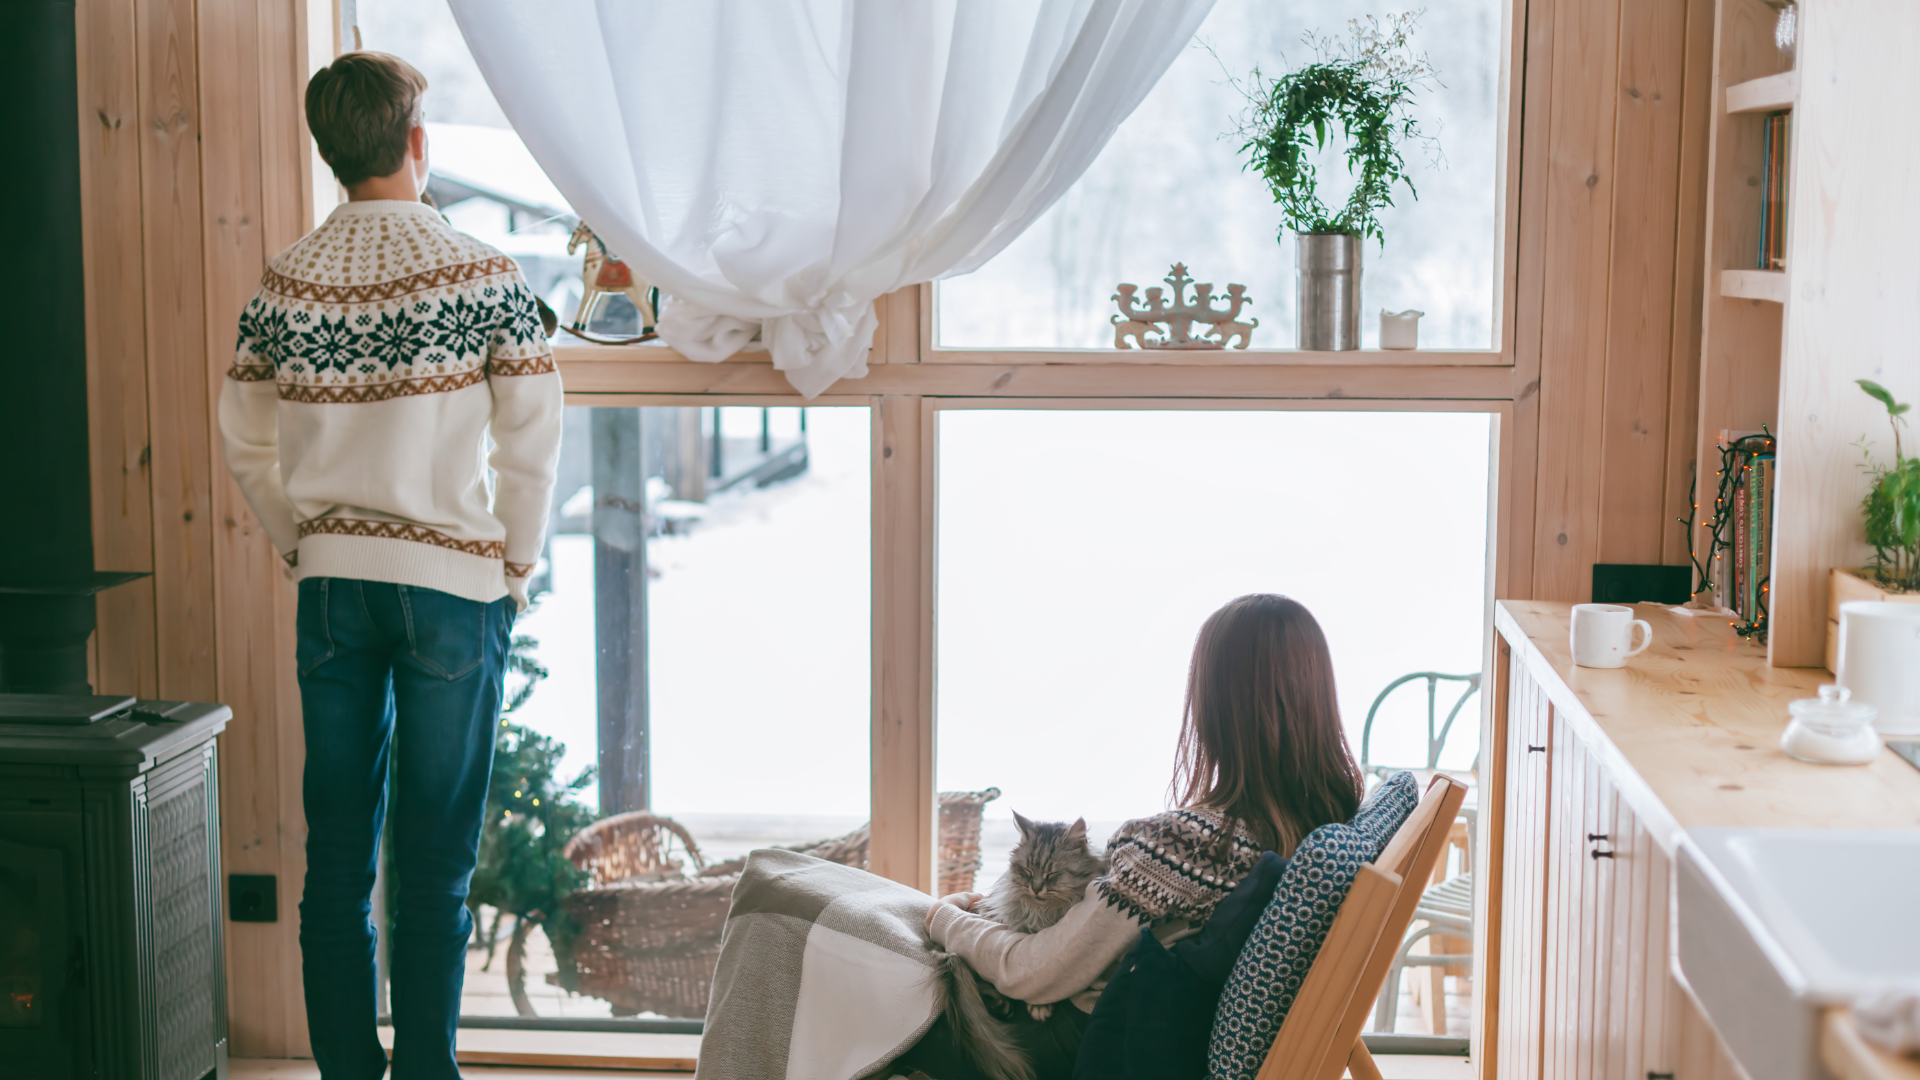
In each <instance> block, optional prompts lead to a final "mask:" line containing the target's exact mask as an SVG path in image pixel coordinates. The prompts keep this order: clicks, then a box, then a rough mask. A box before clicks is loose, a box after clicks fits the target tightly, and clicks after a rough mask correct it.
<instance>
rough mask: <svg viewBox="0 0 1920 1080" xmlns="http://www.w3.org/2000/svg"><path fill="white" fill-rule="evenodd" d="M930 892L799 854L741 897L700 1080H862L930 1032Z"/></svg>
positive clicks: (758, 868)
mask: <svg viewBox="0 0 1920 1080" xmlns="http://www.w3.org/2000/svg"><path fill="white" fill-rule="evenodd" d="M929 903H931V901H930V900H929V898H928V897H927V895H926V894H925V893H922V892H919V891H917V890H915V889H910V888H908V887H907V886H905V885H900V884H897V883H895V882H892V881H888V880H886V879H885V878H882V877H877V876H875V875H873V874H870V873H868V872H866V871H865V870H858V869H855V868H853V867H850V866H841V865H840V864H838V863H830V862H825V861H822V860H820V859H816V858H813V857H812V856H810V855H802V854H800V853H798V852H793V851H777V850H766V851H756V852H754V853H753V854H752V855H751V856H750V857H748V859H747V865H746V869H745V870H744V871H742V873H741V875H740V883H739V884H738V885H737V886H735V887H734V890H733V908H732V910H730V911H729V912H728V913H727V927H726V933H725V936H724V937H723V938H722V939H721V942H720V960H719V964H718V966H717V967H716V968H715V970H714V973H713V993H712V996H711V997H710V998H709V1000H708V1003H707V1025H706V1035H705V1037H704V1038H703V1039H702V1040H701V1045H700V1061H699V1066H698V1068H697V1069H696V1071H695V1072H694V1077H695V1080H859V1078H861V1077H868V1076H874V1075H876V1074H879V1073H881V1072H882V1071H883V1070H884V1069H885V1068H886V1066H887V1065H888V1064H889V1063H890V1062H892V1061H893V1059H894V1058H896V1057H898V1056H899V1055H900V1054H902V1053H903V1052H905V1051H906V1049H907V1048H908V1047H910V1046H912V1045H913V1043H914V1041H915V1040H917V1039H918V1038H919V1037H920V1036H921V1035H923V1034H925V1033H926V1030H927V1029H928V1028H929V1027H931V1026H932V1024H933V1021H934V1018H935V1016H936V1015H937V1006H938V1003H939V996H938V991H937V989H936V983H935V981H934V967H933V953H932V949H931V946H929V945H928V943H927V938H926V919H927V905H928V904H929Z"/></svg>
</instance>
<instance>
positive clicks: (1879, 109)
mask: <svg viewBox="0 0 1920 1080" xmlns="http://www.w3.org/2000/svg"><path fill="white" fill-rule="evenodd" d="M1803 8H1804V9H1805V16H1804V18H1803V20H1802V27H1801V43H1800V55H1799V65H1800V100H1799V102H1798V103H1797V104H1796V105H1795V106H1794V112H1793V138H1794V142H1795V146H1794V150H1793V176H1792V179H1791V180H1790V181H1789V183H1788V185H1787V190H1788V193H1789V194H1788V198H1790V199H1791V200H1792V203H1791V205H1790V206H1789V207H1788V211H1787V228H1788V230H1789V235H1788V237H1787V252H1788V262H1787V289H1788V293H1789V295H1790V297H1791V299H1790V300H1789V302H1788V305H1787V311H1786V341H1785V344H1784V346H1783V348H1782V350H1781V357H1780V414H1779V415H1780V432H1779V434H1780V446H1781V454H1780V473H1779V480H1778V484H1779V487H1778V508H1777V511H1776V513H1777V515H1778V516H1777V517H1776V519H1775V520H1776V522H1777V524H1776V525H1775V529H1776V539H1775V543H1774V549H1775V551H1776V552H1777V553H1778V554H1777V555H1776V557H1775V561H1774V567H1773V585H1774V587H1773V597H1774V610H1773V635H1772V641H1771V642H1770V644H1771V647H1772V657H1773V662H1774V663H1775V664H1777V665H1780V666H1787V667H1819V666H1820V665H1821V664H1823V663H1824V662H1825V650H1826V636H1827V604H1828V595H1827V581H1828V572H1829V571H1830V570H1832V569H1833V568H1834V567H1836V566H1863V565H1865V564H1866V562H1867V559H1868V558H1869V557H1870V556H1871V555H1872V549H1870V548H1868V547H1867V546H1866V537H1865V530H1864V529H1863V528H1862V526H1861V521H1860V500H1861V498H1862V497H1863V496H1865V495H1866V493H1867V483H1868V479H1867V474H1866V472H1865V470H1863V469H1862V468H1861V465H1862V458H1861V453H1860V447H1859V445H1858V444H1857V440H1859V439H1860V438H1861V437H1862V436H1865V437H1866V438H1867V440H1868V441H1869V443H1870V445H1871V446H1872V448H1873V459H1874V460H1875V461H1878V462H1879V463H1881V464H1890V463H1891V462H1892V460H1893V433H1892V432H1891V431H1890V430H1889V429H1888V426H1887V414H1886V411H1885V410H1884V409H1882V408H1881V406H1880V405H1879V404H1878V403H1877V402H1875V401H1874V400H1873V399H1871V398H1869V397H1867V395H1866V394H1864V393H1862V392H1861V391H1860V388H1859V387H1857V386H1855V385H1854V380H1855V379H1873V380H1874V381H1876V382H1879V383H1881V384H1883V385H1884V386H1886V387H1887V388H1888V389H1890V390H1892V391H1893V392H1894V394H1895V396H1896V397H1897V398H1898V399H1899V400H1901V401H1905V402H1920V263H1916V262H1915V260H1914V258H1913V256H1912V252H1913V250H1914V245H1915V244H1916V243H1920V211H1917V210H1916V209H1915V208H1914V204H1913V192H1914V190H1915V188H1916V187H1917V186H1920V145H1917V144H1916V143H1915V142H1914V140H1913V139H1912V138H1911V137H1906V136H1905V135H1904V134H1902V135H1893V133H1892V131H1891V130H1890V129H1889V127H1888V126H1887V125H1888V120H1887V118H1888V117H1889V116H1892V115H1894V113H1893V112H1892V111H1891V110H1895V109H1897V108H1898V109H1903V108H1904V107H1905V106H1906V105H1907V104H1908V103H1911V102H1913V101H1915V100H1917V99H1920V66H1915V65H1914V64H1913V61H1912V57H1911V53H1912V49H1913V44H1914V42H1915V41H1920V5H1914V4H1911V3H1906V2H1904V0H1874V2H1870V3H1858V4H1808V5H1803ZM1909 126H1910V125H1909ZM1902 439H1903V441H1904V443H1905V449H1906V452H1907V453H1909V454H1911V453H1914V451H1915V450H1916V448H1920V431H1915V430H1914V429H1911V428H1909V429H1908V431H1907V432H1906V433H1905V434H1904V435H1903V436H1902Z"/></svg>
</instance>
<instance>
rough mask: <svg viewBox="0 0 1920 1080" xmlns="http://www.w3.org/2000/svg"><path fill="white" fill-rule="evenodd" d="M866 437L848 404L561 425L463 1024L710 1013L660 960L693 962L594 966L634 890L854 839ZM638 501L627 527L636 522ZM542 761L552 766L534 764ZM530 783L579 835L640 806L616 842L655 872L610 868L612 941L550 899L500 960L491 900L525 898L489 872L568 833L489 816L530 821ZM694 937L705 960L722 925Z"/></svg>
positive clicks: (864, 794)
mask: <svg viewBox="0 0 1920 1080" xmlns="http://www.w3.org/2000/svg"><path fill="white" fill-rule="evenodd" d="M871 426H872V422H871V418H870V416H869V413H868V410H867V409H864V408H847V407H839V408H819V407H815V408H804V409H803V408H797V407H778V408H742V407H718V408H698V407H692V408H685V407H683V408H612V407H602V408H593V407H570V408H568V409H567V411H566V416H565V434H564V438H563V442H562V447H561V462H560V483H559V484H558V485H557V487H556V489H555V495H554V504H553V516H552V519H551V534H550V537H549V539H548V542H547V547H546V554H545V556H544V558H543V559H542V560H541V562H540V564H539V565H538V566H537V568H536V570H535V575H534V578H533V581H532V583H531V584H532V595H533V607H532V608H531V609H530V610H529V611H528V612H527V613H526V614H525V615H523V616H522V617H521V618H520V620H519V621H518V622H517V623H516V625H515V627H514V637H515V651H516V652H517V653H519V654H520V655H522V656H524V657H525V658H526V659H527V660H529V661H532V662H533V663H535V664H538V665H539V666H540V667H542V668H544V669H545V671H546V675H545V677H544V678H538V679H536V680H534V681H533V682H532V685H531V693H529V694H528V695H527V696H526V697H525V700H524V701H523V702H522V703H520V704H519V706H518V707H517V708H514V709H513V710H512V711H510V712H509V713H507V714H506V716H505V717H504V718H503V720H504V723H505V725H506V727H505V728H504V729H503V731H504V738H503V741H502V742H501V744H500V746H499V747H498V748H497V752H496V759H495V777H496V785H495V789H496V796H497V801H496V802H495V804H494V805H493V807H492V809H490V811H489V822H488V832H487V833H486V834H483V841H482V861H481V867H480V870H479V871H478V872H477V873H476V876H475V886H474V889H475V893H474V895H475V899H476V901H478V911H477V918H478V925H477V928H476V940H475V944H474V948H473V949H472V951H471V952H470V953H469V962H468V971H467V982H466V988H465V997H464V999H463V1001H462V1011H463V1013H465V1014H466V1015H471V1016H514V1015H520V1016H529V1015H531V1016H539V1017H546V1018H554V1017H560V1018H567V1017H606V1016H610V1015H614V1014H615V1012H616V1010H617V1011H619V1012H620V1013H621V1014H626V1015H631V1014H633V1013H636V1012H637V1013H638V1014H640V1015H643V1016H646V1015H652V1016H658V1017H665V1018H680V1019H685V1018H691V1019H698V1018H699V1017H700V1016H702V1015H704V1004H705V1003H704V1001H703V1000H702V1001H697V1002H696V1001H694V1000H692V999H691V998H689V997H688V996H687V995H686V994H684V993H681V992H679V991H678V990H677V989H676V986H677V984H675V983H674V982H673V979H674V977H675V976H676V975H677V974H678V972H677V969H676V968H675V965H676V964H679V965H685V964H689V963H690V964H694V965H697V964H699V963H701V962H703V961H704V962H707V963H709V964H710V962H711V957H710V956H707V957H701V956H695V957H693V958H691V959H688V958H685V957H679V956H671V955H662V956H655V955H653V952H658V951H660V950H653V951H648V950H644V949H641V950H638V951H635V952H634V953H632V954H631V955H623V956H622V958H621V961H620V964H619V965H618V970H615V967H616V965H614V964H613V963H612V962H611V961H610V959H609V949H610V947H611V946H612V944H613V943H615V942H620V943H627V944H631V943H632V942H633V941H635V940H636V936H637V935H641V934H643V933H644V930H645V924H646V923H647V921H648V918H649V915H648V913H649V912H650V911H652V910H653V909H651V908H649V907H647V903H648V902H649V901H648V900H647V897H646V896H643V895H642V894H646V893H647V892H648V889H647V883H649V882H660V881H666V880H671V879H679V878H682V877H686V876H692V875H695V874H696V872H697V871H698V870H699V869H700V863H702V862H704V863H705V864H706V865H708V866H712V865H713V864H717V863H724V862H726V861H728V860H734V859H739V858H742V857H744V856H745V855H746V853H747V852H748V851H749V850H751V849H753V848H757V847H770V846H776V845H796V846H804V845H811V844H816V843H819V842H821V841H825V840H832V839H836V838H840V837H845V836H847V835H848V834H850V833H853V832H855V831H856V830H859V829H861V828H862V827H863V826H864V824H865V823H866V821H867V817H868V788H869V785H868V764H867V759H868V750H867V743H868V728H869V720H868V715H869V712H870V705H869V697H870V686H871V676H870V671H869V655H870V650H869V646H868V641H869V636H870V632H869V617H870V609H871V605H870V602H869V598H868V597H869V592H868V590H869V582H870V580H871V572H870V569H869V562H870V548H869V543H868V532H869V529H868V524H867V517H868V508H869V505H870V501H871V493H870V488H869V481H868V469H869V460H870V457H871V454H870V450H869V442H870V430H871ZM642 503H644V505H645V507H646V512H645V514H644V516H641V515H638V514H635V513H632V512H631V511H632V509H635V508H637V507H638V506H639V505H641V504H642ZM636 533H637V534H639V535H644V536H645V543H644V554H643V555H642V554H640V551H639V550H638V549H636V548H635V547H634V545H633V544H632V543H631V542H630V541H631V539H632V538H633V537H635V535H636ZM527 683H528V680H527V679H526V678H525V677H524V676H522V677H517V678H515V679H514V680H512V681H511V683H510V690H511V689H513V688H515V687H517V686H525V685H527ZM523 732H527V733H530V735H528V734H523ZM539 740H550V742H541V741H539ZM548 750H551V751H555V752H558V753H559V755H560V756H559V759H558V761H557V762H553V763H551V764H548V763H545V762H543V761H542V760H541V754H542V753H543V752H545V751H548ZM588 770H594V771H595V775H593V776H592V778H591V779H590V780H588V781H587V782H586V783H584V784H583V785H580V786H578V787H576V788H574V789H573V790H571V791H568V790H567V786H568V784H569V782H571V781H573V780H574V779H575V778H578V777H581V776H582V775H583V774H586V773H587V772H588ZM525 771H532V772H534V773H535V774H537V775H539V776H547V777H550V780H547V781H538V782H537V783H536V784H530V785H527V787H529V788H532V789H534V790H533V791H531V792H520V791H508V790H505V789H504V788H502V787H501V785H500V783H499V782H498V781H500V780H501V779H502V778H506V777H513V776H518V775H521V773H522V772H525ZM538 791H548V792H550V793H551V794H549V796H548V798H549V799H553V798H554V797H555V796H556V795H557V796H558V797H559V801H561V802H563V803H566V804H570V805H571V806H573V807H576V808H577V809H576V810H575V811H573V812H570V813H568V814H567V816H566V817H565V820H566V821H567V822H569V823H571V824H572V825H573V826H575V827H578V826H581V825H585V824H586V823H587V822H591V821H593V820H594V819H596V818H604V817H607V816H610V815H615V814H621V813H624V812H627V811H635V810H644V811H650V812H651V813H652V814H654V815H656V816H657V817H659V818H661V819H664V821H663V822H661V823H660V824H658V825H654V824H647V825H646V826H645V829H646V831H645V832H644V833H635V834H633V835H627V834H624V833H623V834H620V835H619V836H618V838H617V839H616V840H615V841H614V842H615V843H616V844H621V845H626V846H627V847H628V848H629V849H632V851H638V850H639V849H640V848H641V847H643V846H644V845H645V844H648V843H651V842H654V841H656V840H657V841H660V842H661V843H662V844H663V845H664V848H665V851H664V858H663V859H661V860H658V861H657V862H658V864H657V865H639V864H638V863H634V862H631V861H629V862H627V863H623V864H621V865H618V866H611V864H610V870H609V872H610V873H617V875H619V876H624V877H626V878H627V882H626V884H625V887H626V888H627V890H628V892H629V893H630V894H631V895H630V896H628V897H627V898H626V899H627V901H629V902H626V903H623V904H622V905H620V907H619V910H618V912H616V913H613V914H612V915H611V918H612V919H613V920H614V923H613V925H611V926H605V927H600V926H595V925H583V924H590V923H591V922H592V920H591V919H590V918H589V917H588V916H587V915H585V914H583V913H582V912H581V911H579V910H575V909H574V908H572V907H569V906H568V905H566V904H565V903H562V904H561V908H562V910H561V912H559V913H558V914H559V916H560V917H561V918H562V919H565V920H567V921H566V922H565V923H564V924H559V923H556V920H555V914H556V913H554V912H547V913H546V916H547V917H546V918H545V919H544V920H530V925H529V926H528V928H527V931H526V932H525V933H523V934H520V935H519V937H520V939H521V940H520V944H519V948H518V951H515V938H516V933H515V932H516V930H517V929H518V928H519V927H518V923H517V920H516V919H515V918H514V916H513V915H511V914H509V915H506V916H505V917H502V916H501V914H500V911H499V907H498V906H496V905H500V906H507V907H511V906H513V905H512V904H511V903H510V901H509V898H518V897H519V896H520V894H519V893H516V892H514V886H513V885H512V884H511V883H510V882H504V883H502V882H501V879H510V878H512V877H513V876H514V875H516V874H520V873H524V872H526V870H527V868H528V867H531V866H534V865H535V864H536V863H537V861H538V860H539V859H541V858H543V857H546V856H548V855H550V854H553V853H554V852H553V851H552V849H553V848H554V847H555V846H556V845H557V844H558V843H559V842H561V841H563V840H564V837H554V838H553V840H552V841H551V842H545V841H546V838H545V837H544V836H543V835H540V834H539V833H540V830H532V831H529V830H527V829H518V830H516V829H512V828H503V827H501V823H500V822H499V821H496V820H494V819H495V818H498V817H501V816H502V815H512V814H524V815H527V818H528V819H529V820H538V819H540V815H538V814H537V813H536V812H535V811H534V809H533V808H532V807H530V806H527V805H525V798H524V797H523V796H524V795H528V794H535V793H537V792H538ZM548 809H549V811H551V810H552V808H551V807H549V808H548ZM506 820H507V822H508V823H509V824H510V823H511V822H512V819H511V818H510V817H509V818H507V819H506ZM546 820H549V821H550V820H553V819H552V818H551V817H549V818H547V819H546ZM543 827H544V826H543ZM588 828H589V829H592V828H593V826H588ZM676 829H683V830H684V834H685V837H686V838H691V840H692V841H693V843H694V845H695V846H697V850H698V852H699V856H698V858H697V859H696V858H695V857H694V856H692V855H691V854H689V853H688V852H687V851H686V847H687V844H686V839H684V838H683V837H682V836H681V835H680V834H679V833H678V832H676V831H674V830H676ZM629 854H631V852H629ZM615 857H616V858H618V857H620V856H618V855H617V854H616V856H615ZM675 863H677V865H673V864H675ZM702 880H703V879H701V878H699V877H697V876H695V877H694V885H692V886H689V887H693V888H696V889H706V890H707V891H710V892H712V893H713V896H711V897H707V899H708V900H710V901H713V903H710V904H709V905H708V906H709V907H716V905H717V907H716V910H715V911H714V912H712V914H716V915H718V916H720V917H724V915H725V902H726V898H727V896H729V895H730V893H731V888H732V878H730V877H724V876H716V877H711V878H707V879H704V880H705V881H706V882H709V883H710V884H700V882H702ZM656 891H658V890H656ZM681 903H682V901H681V899H680V898H678V897H666V898H662V899H659V900H658V902H657V904H656V906H657V907H658V909H659V911H660V912H665V911H667V910H668V909H670V908H674V909H677V908H678V906H679V905H680V904H681ZM663 917H664V916H663ZM536 924H537V925H536ZM679 929H680V931H681V932H682V933H691V934H692V936H694V937H698V936H699V935H698V933H697V932H689V931H688V928H686V927H684V926H683V927H680V928H679ZM707 929H708V930H710V931H711V934H710V937H711V941H709V942H706V944H707V945H708V946H710V947H711V948H717V947H718V941H719V930H720V922H719V919H715V920H713V925H712V926H711V927H708V928H707ZM696 930H697V928H696ZM709 951H711V950H710V949H709ZM510 952H513V953H514V955H509V953H510ZM665 952H667V953H671V952H672V950H665ZM549 976H552V977H553V979H552V980H551V981H550V980H549ZM628 979H630V980H631V985H620V983H621V980H628ZM610 984H612V985H610ZM570 989H571V990H572V991H577V992H570Z"/></svg>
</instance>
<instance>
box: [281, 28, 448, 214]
mask: <svg viewBox="0 0 1920 1080" xmlns="http://www.w3.org/2000/svg"><path fill="white" fill-rule="evenodd" d="M426 92H427V80H426V78H425V76H423V75H421V74H420V73H419V72H418V71H415V70H414V68H413V65H412V64H409V63H407V62H406V61H405V60H402V59H400V58H399V57H397V56H389V55H388V54H386V53H379V52H350V53H345V54H343V55H342V56H340V58H339V59H337V60H335V61H334V62H333V63H331V64H328V65H327V66H326V67H323V68H321V69H320V70H319V71H317V72H314V75H313V78H312V79H311V80H310V81H308V83H307V127H308V128H309V129H311V130H312V131H313V141H314V142H316V143H318V144H320V156H321V157H322V158H324V159H326V162H327V165H328V166H329V167H331V168H332V169H333V175H334V176H335V177H336V178H337V179H339V181H340V183H341V184H343V185H345V186H347V187H352V186H353V185H355V184H358V183H360V182H361V181H362V180H367V179H370V178H372V177H376V176H391V175H393V174H394V173H396V172H399V171H400V166H401V164H402V163H404V162H405V161H406V158H407V136H408V134H409V133H410V132H411V131H412V130H413V128H414V127H415V126H416V125H417V124H419V123H420V99H421V97H422V96H423V95H424V94H425V93H426Z"/></svg>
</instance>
